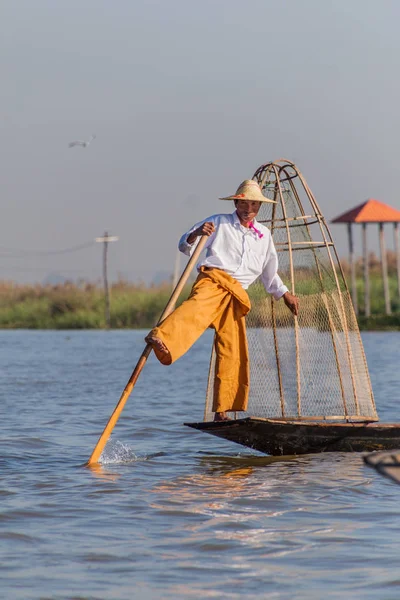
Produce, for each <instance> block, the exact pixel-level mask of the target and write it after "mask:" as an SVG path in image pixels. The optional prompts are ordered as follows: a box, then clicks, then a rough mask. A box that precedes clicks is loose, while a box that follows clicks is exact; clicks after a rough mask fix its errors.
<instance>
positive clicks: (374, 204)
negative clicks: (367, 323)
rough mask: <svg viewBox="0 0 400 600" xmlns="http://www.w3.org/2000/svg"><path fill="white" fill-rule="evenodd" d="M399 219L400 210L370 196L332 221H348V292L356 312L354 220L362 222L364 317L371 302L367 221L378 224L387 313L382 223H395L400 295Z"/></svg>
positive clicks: (386, 281) (386, 278) (384, 248)
mask: <svg viewBox="0 0 400 600" xmlns="http://www.w3.org/2000/svg"><path fill="white" fill-rule="evenodd" d="M399 222H400V211H399V210H396V209H395V208H392V207H391V206H388V205H387V204H384V203H383V202H379V200H374V199H373V198H370V199H369V200H367V201H366V202H363V204H360V205H359V206H356V207H355V208H352V209H351V210H349V211H348V212H346V213H344V214H342V215H339V216H338V217H336V218H335V219H333V220H332V223H335V224H336V223H347V231H348V238H349V263H350V277H351V295H352V299H353V305H354V310H355V311H356V314H358V301H357V286H356V262H355V256H354V241H353V229H352V226H353V223H361V224H362V245H363V270H364V314H365V316H366V317H369V316H370V315H371V303H370V284H369V265H368V244H367V224H368V223H377V224H378V227H379V246H380V254H381V269H382V281H383V294H384V298H385V312H386V314H387V315H390V314H391V312H392V309H391V303H390V291H389V280H388V271H387V258H386V244H385V237H384V229H383V226H384V224H385V223H393V225H394V244H395V251H396V261H397V285H398V290H399V296H400V257H399V251H400V250H399V228H398V227H399Z"/></svg>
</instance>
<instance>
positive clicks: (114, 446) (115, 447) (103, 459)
mask: <svg viewBox="0 0 400 600" xmlns="http://www.w3.org/2000/svg"><path fill="white" fill-rule="evenodd" d="M146 459H147V456H144V457H143V456H138V455H137V454H135V452H134V451H133V450H132V448H131V447H130V446H128V445H127V444H124V443H123V442H120V441H118V440H117V441H116V442H114V441H112V440H110V441H109V442H108V444H107V446H106V447H105V448H104V450H103V452H102V454H101V456H100V460H99V462H100V463H101V464H103V465H111V464H115V463H122V462H123V463H126V462H136V461H139V460H146Z"/></svg>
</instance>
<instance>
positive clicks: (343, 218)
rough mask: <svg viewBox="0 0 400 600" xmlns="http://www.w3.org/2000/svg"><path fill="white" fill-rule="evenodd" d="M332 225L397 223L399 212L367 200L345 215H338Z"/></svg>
mask: <svg viewBox="0 0 400 600" xmlns="http://www.w3.org/2000/svg"><path fill="white" fill-rule="evenodd" d="M331 222H332V223H397V222H400V210H396V209H395V208H392V207H391V206H389V205H388V204H384V203H383V202H379V200H374V199H373V198H369V199H368V200H366V202H363V203H362V204H359V205H358V206H356V207H355V208H352V209H351V210H349V211H348V212H346V213H343V214H342V215H339V216H338V217H336V218H335V219H333V220H332V221H331Z"/></svg>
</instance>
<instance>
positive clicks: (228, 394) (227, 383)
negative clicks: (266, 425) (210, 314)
mask: <svg viewBox="0 0 400 600" xmlns="http://www.w3.org/2000/svg"><path fill="white" fill-rule="evenodd" d="M231 302H232V303H233V304H232V305H231V306H230V307H229V308H228V309H227V310H225V311H224V312H223V314H222V315H221V316H219V317H218V318H217V319H216V320H215V321H214V322H213V326H214V327H215V329H216V337H215V350H216V365H215V376H214V402H213V411H214V412H215V413H216V418H215V420H225V419H226V418H227V417H226V412H236V411H238V412H239V411H245V410H246V409H247V402H248V394H249V383H250V370H249V359H248V349H247V336H246V322H245V317H244V316H241V315H238V311H237V310H235V307H236V306H237V305H235V302H236V301H235V300H233V299H232V300H231Z"/></svg>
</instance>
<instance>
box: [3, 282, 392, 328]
mask: <svg viewBox="0 0 400 600" xmlns="http://www.w3.org/2000/svg"><path fill="white" fill-rule="evenodd" d="M389 279H390V281H389V284H390V292H391V298H392V314H391V315H385V314H384V299H383V292H382V289H383V288H382V280H381V278H380V276H379V274H378V273H371V282H370V283H371V312H372V315H371V317H369V318H368V319H367V318H366V317H365V316H364V315H363V281H362V278H361V277H359V278H358V280H357V291H358V300H359V307H360V315H359V317H358V323H359V327H360V329H361V330H370V331H385V330H386V331H398V330H400V299H399V297H398V284H397V278H396V276H394V275H391V276H390V278H389ZM190 288H191V285H187V286H186V288H185V289H184V291H183V292H182V294H181V297H180V299H179V301H178V304H179V303H180V302H182V301H183V300H184V299H185V298H186V297H187V295H188V293H189V291H190ZM171 292H172V286H171V283H170V282H164V283H162V284H159V285H145V284H133V283H128V282H126V281H118V282H116V283H114V284H113V285H112V286H110V300H111V322H110V328H111V329H151V328H152V327H154V325H155V324H156V323H157V321H158V319H159V317H160V315H161V313H162V311H163V310H164V308H165V306H166V304H167V302H168V300H169V298H170V295H171ZM300 297H301V296H300ZM105 327H106V319H105V297H104V290H103V287H102V285H101V284H100V283H89V282H86V281H81V282H78V283H71V282H66V283H63V284H57V285H40V284H34V285H26V284H16V283H14V282H5V281H3V282H0V329H66V330H67V329H104V328H105Z"/></svg>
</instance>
